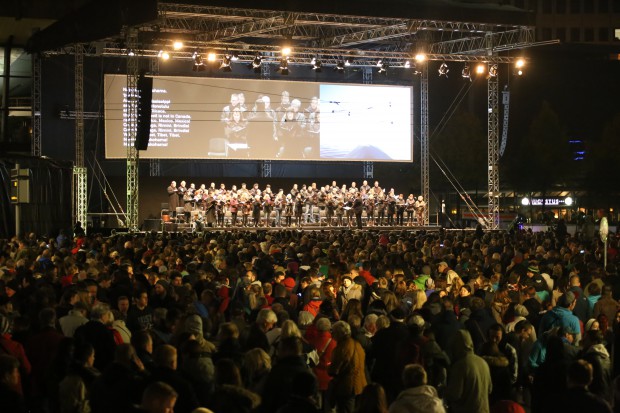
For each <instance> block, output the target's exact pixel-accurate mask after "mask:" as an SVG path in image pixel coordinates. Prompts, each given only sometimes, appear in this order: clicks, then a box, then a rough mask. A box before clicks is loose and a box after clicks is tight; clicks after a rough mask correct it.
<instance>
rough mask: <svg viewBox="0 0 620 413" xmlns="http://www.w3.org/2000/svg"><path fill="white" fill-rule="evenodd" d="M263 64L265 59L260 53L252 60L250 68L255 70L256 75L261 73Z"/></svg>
mask: <svg viewBox="0 0 620 413" xmlns="http://www.w3.org/2000/svg"><path fill="white" fill-rule="evenodd" d="M262 63H263V58H262V56H261V55H260V53H257V54H256V57H254V60H252V63H250V65H249V67H250V69H254V73H260V67H261V65H262Z"/></svg>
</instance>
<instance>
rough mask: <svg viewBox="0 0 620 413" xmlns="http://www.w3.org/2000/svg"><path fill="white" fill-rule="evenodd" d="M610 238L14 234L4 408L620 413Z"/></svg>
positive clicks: (0, 331) (8, 252)
mask: <svg viewBox="0 0 620 413" xmlns="http://www.w3.org/2000/svg"><path fill="white" fill-rule="evenodd" d="M608 242H609V243H608V245H607V262H608V263H607V266H603V252H604V251H603V244H601V243H599V242H597V241H584V240H582V239H581V238H580V237H579V234H577V235H576V236H571V235H568V234H562V236H558V235H557V234H555V233H553V232H547V233H532V232H530V231H516V232H511V233H507V232H500V231H496V232H487V233H484V232H483V231H481V230H478V231H476V232H473V231H472V232H466V231H458V232H456V231H455V232H424V231H411V230H410V231H391V232H390V231H373V232H371V231H355V232H353V231H349V230H335V229H334V230H323V231H298V230H278V231H275V230H271V231H267V230H263V231H258V232H245V231H238V232H217V233H216V232H206V233H205V234H204V235H203V236H200V237H198V236H194V235H191V234H166V233H163V234H162V233H157V232H152V233H146V234H143V233H137V234H119V235H115V236H113V237H110V238H104V237H102V236H100V235H90V234H89V235H88V236H86V235H84V234H83V233H80V234H78V235H77V236H75V237H74V236H71V235H67V234H66V233H65V232H61V233H60V234H59V235H58V236H57V237H37V236H36V235H34V234H30V235H27V236H24V237H15V238H13V239H10V240H2V241H0V273H1V274H0V275H1V283H2V287H3V288H2V292H3V293H2V295H1V296H0V410H1V411H2V412H26V411H30V412H62V413H69V412H71V413H74V412H80V413H87V412H93V413H97V412H102V413H103V412H106V413H108V412H112V411H114V412H118V413H123V412H148V413H163V412H168V413H170V412H172V411H176V412H178V413H191V412H198V413H199V412H209V411H212V412H215V413H236V412H258V413H272V412H281V413H288V412H295V413H303V412H333V411H335V412H337V413H349V412H359V413H365V412H380V413H386V412H390V413H400V412H445V411H448V410H449V411H454V412H469V413H473V412H491V411H492V412H523V411H532V412H549V411H555V410H557V411H561V412H563V413H567V412H583V411H588V412H591V413H597V412H611V411H612V408H614V409H616V410H619V409H620V403H618V402H616V397H617V393H616V392H615V389H616V388H617V384H616V380H615V379H616V377H617V375H618V374H619V373H620V358H616V357H615V356H614V354H615V348H616V344H617V343H618V340H619V339H620V312H619V309H620V305H619V303H618V301H616V299H618V298H619V297H620V282H619V281H620V277H619V275H618V273H617V265H616V264H617V260H618V258H619V256H618V245H617V243H618V241H617V238H616V237H615V236H611V237H610V238H609V241H608ZM612 406H613V407H612Z"/></svg>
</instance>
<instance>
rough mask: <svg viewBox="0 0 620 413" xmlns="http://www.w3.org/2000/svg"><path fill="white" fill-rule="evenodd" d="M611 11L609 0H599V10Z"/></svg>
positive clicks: (600, 11) (602, 11)
mask: <svg viewBox="0 0 620 413" xmlns="http://www.w3.org/2000/svg"><path fill="white" fill-rule="evenodd" d="M608 11H609V0H598V12H599V13H607V12H608Z"/></svg>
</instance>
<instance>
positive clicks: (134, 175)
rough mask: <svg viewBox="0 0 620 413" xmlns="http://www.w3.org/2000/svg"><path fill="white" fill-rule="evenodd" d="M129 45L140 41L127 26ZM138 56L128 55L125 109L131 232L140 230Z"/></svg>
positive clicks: (128, 221)
mask: <svg viewBox="0 0 620 413" xmlns="http://www.w3.org/2000/svg"><path fill="white" fill-rule="evenodd" d="M125 36H126V43H127V47H128V48H129V49H131V50H135V49H136V46H137V41H138V33H137V30H136V29H133V28H127V32H126V33H125ZM138 59H139V58H138V56H137V55H135V54H131V53H129V54H128V55H127V91H126V96H127V98H126V99H125V100H126V102H125V103H124V105H123V106H125V105H126V106H125V108H124V109H125V110H126V111H127V118H126V119H127V134H126V135H125V137H124V142H125V145H126V147H127V212H126V218H125V219H126V222H125V225H126V226H127V229H128V230H129V231H130V232H135V231H137V230H138V166H139V160H140V157H139V152H138V150H137V149H136V148H135V146H134V143H135V141H136V133H137V126H138V125H137V123H138V76H139V75H140V71H139V63H140V62H139V60H138Z"/></svg>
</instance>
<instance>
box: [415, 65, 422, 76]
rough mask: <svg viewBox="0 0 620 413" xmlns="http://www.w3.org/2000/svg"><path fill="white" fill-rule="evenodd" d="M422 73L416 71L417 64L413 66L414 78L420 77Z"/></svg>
mask: <svg viewBox="0 0 620 413" xmlns="http://www.w3.org/2000/svg"><path fill="white" fill-rule="evenodd" d="M421 74H422V71H421V70H420V69H418V65H417V64H415V63H414V64H413V75H414V76H418V75H421Z"/></svg>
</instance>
